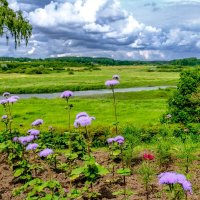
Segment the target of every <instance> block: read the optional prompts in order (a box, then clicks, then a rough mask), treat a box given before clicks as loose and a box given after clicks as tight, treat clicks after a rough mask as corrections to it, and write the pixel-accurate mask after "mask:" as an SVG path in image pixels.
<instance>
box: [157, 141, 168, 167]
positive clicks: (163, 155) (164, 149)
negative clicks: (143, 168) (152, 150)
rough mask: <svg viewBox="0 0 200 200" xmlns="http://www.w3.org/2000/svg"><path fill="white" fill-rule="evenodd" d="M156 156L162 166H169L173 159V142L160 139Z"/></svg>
mask: <svg viewBox="0 0 200 200" xmlns="http://www.w3.org/2000/svg"><path fill="white" fill-rule="evenodd" d="M156 157H157V160H158V163H159V166H160V167H163V166H165V167H167V165H168V164H169V163H170V161H171V160H172V154H171V144H170V142H169V141H164V139H160V140H159V142H158V145H157V154H156Z"/></svg>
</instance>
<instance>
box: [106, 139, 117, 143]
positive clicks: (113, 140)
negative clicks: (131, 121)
mask: <svg viewBox="0 0 200 200" xmlns="http://www.w3.org/2000/svg"><path fill="white" fill-rule="evenodd" d="M113 142H115V138H108V139H107V143H108V144H111V143H113Z"/></svg>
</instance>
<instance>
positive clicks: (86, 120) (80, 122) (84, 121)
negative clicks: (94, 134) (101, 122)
mask: <svg viewBox="0 0 200 200" xmlns="http://www.w3.org/2000/svg"><path fill="white" fill-rule="evenodd" d="M94 119H95V118H94V117H89V116H87V117H79V118H78V119H76V120H75V121H74V127H75V128H78V127H80V126H81V127H86V126H88V125H90V124H91V123H92V120H94Z"/></svg>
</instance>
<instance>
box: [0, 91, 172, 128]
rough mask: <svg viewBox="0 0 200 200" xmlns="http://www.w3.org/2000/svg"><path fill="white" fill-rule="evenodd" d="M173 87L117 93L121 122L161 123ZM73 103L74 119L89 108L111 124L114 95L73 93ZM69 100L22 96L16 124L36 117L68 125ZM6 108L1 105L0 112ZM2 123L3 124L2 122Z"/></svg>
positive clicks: (47, 122) (101, 122)
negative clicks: (77, 95) (90, 95)
mask: <svg viewBox="0 0 200 200" xmlns="http://www.w3.org/2000/svg"><path fill="white" fill-rule="evenodd" d="M171 92H172V91H167V90H158V91H143V92H136V93H117V94H116V97H117V106H118V110H117V112H118V113H119V117H118V118H119V122H120V125H124V124H126V123H131V124H133V125H134V126H137V127H142V126H145V125H149V124H156V123H159V118H160V116H161V115H162V114H163V113H164V112H165V111H166V108H167V103H166V102H167V98H168V96H169V95H170V94H171ZM70 102H71V103H72V104H73V105H74V107H73V110H72V117H71V119H72V123H73V121H74V119H75V115H76V114H77V113H79V112H81V111H86V112H88V113H89V114H90V115H91V116H95V117H96V121H94V123H93V124H94V125H112V123H113V121H114V117H113V113H114V112H113V100H112V96H111V95H100V96H92V97H84V98H83V97H82V98H80V97H79V98H77V97H74V98H72V99H71V100H70ZM65 106H66V102H65V100H63V99H51V100H47V99H35V98H32V99H21V100H20V101H19V102H17V103H16V104H14V107H13V114H14V117H15V120H14V127H17V128H20V127H19V125H20V124H23V128H20V129H24V128H25V129H28V128H30V124H31V122H32V121H33V120H35V119H37V118H42V119H44V121H45V125H44V126H43V127H45V128H48V126H50V125H52V126H55V127H57V128H59V129H65V128H66V127H67V119H68V116H67V112H66V110H65V109H64V108H65ZM1 114H3V108H2V107H0V115H1ZM1 127H2V126H1Z"/></svg>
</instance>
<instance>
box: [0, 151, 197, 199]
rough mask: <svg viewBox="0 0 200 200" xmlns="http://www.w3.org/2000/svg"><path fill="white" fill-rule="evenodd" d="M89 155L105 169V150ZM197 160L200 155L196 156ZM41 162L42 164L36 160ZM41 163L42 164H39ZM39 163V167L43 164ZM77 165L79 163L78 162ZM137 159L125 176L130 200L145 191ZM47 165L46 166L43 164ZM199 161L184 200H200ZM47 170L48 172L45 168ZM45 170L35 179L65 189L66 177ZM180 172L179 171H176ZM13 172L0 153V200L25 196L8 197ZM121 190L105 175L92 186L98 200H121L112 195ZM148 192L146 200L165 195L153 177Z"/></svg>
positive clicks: (172, 166) (119, 180) (117, 182)
mask: <svg viewBox="0 0 200 200" xmlns="http://www.w3.org/2000/svg"><path fill="white" fill-rule="evenodd" d="M93 155H94V156H95V157H96V160H97V162H98V163H99V164H102V165H103V166H105V167H107V168H108V167H109V159H108V154H107V153H106V152H105V151H96V152H94V153H93ZM199 157H200V156H199ZM59 160H61V161H62V162H65V161H66V159H65V158H64V157H63V156H61V157H59ZM39 162H43V161H39ZM43 163H44V162H43ZM43 163H41V165H44V164H43ZM79 163H80V162H79ZM140 163H141V159H137V162H136V161H135V162H133V164H132V171H133V174H132V175H131V176H129V177H126V183H127V185H126V188H127V189H128V190H131V191H132V192H133V193H134V194H133V195H131V196H129V199H130V200H145V199H146V195H145V190H144V185H143V184H142V182H141V178H140V177H139V175H138V174H137V169H138V167H139V166H140ZM177 163H180V162H179V161H178V160H174V162H173V163H171V164H170V165H169V166H168V168H167V170H166V171H176V170H177V169H178V168H179V167H178V164H177ZM46 166H48V165H46ZM152 166H154V168H155V169H156V171H157V173H158V174H159V173H160V172H162V171H165V170H164V169H158V168H157V164H156V162H155V161H153V162H152ZM199 166H200V159H198V160H197V161H195V162H194V163H193V165H192V166H191V168H190V174H191V176H190V177H191V178H190V180H191V183H192V185H193V194H192V195H189V196H188V200H200V168H199ZM120 167H121V166H120V164H117V165H116V169H117V168H120ZM47 168H48V169H47ZM47 168H46V169H43V170H42V171H41V172H40V173H38V175H37V177H39V178H42V179H44V180H49V179H50V178H52V179H56V180H58V181H59V182H60V183H61V184H62V186H63V188H66V189H67V188H68V187H69V179H67V178H66V177H67V175H66V174H65V173H64V172H55V171H53V169H52V167H49V166H48V167H47ZM179 169H180V168H179ZM13 180H14V179H13V172H12V170H11V168H10V166H9V165H8V164H7V162H6V155H5V154H0V200H24V199H25V194H24V195H21V196H18V197H13V196H12V190H13V189H14V188H17V187H19V186H20V185H22V184H20V183H18V184H16V183H14V181H13ZM74 184H75V185H78V186H79V187H81V186H83V184H82V183H81V182H77V181H76V182H75V183H74ZM122 188H123V181H122V178H121V177H120V176H118V175H115V177H114V179H113V176H112V174H108V175H106V176H105V177H103V178H100V179H99V180H98V181H97V182H96V183H95V184H94V190H95V191H97V192H99V193H101V198H99V199H102V200H106V199H110V200H122V199H123V195H121V196H117V197H116V196H113V195H112V193H113V192H116V191H118V190H120V189H122ZM149 190H150V192H149V199H150V200H156V199H162V200H166V199H167V198H166V196H165V193H164V192H162V187H161V186H160V185H159V184H158V181H157V178H156V177H155V180H153V181H152V183H151V185H150V189H149Z"/></svg>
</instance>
